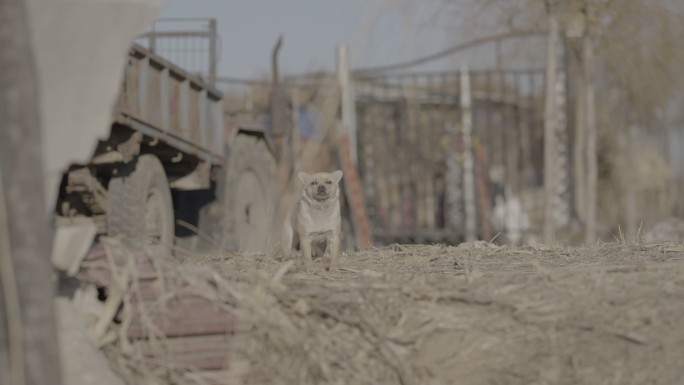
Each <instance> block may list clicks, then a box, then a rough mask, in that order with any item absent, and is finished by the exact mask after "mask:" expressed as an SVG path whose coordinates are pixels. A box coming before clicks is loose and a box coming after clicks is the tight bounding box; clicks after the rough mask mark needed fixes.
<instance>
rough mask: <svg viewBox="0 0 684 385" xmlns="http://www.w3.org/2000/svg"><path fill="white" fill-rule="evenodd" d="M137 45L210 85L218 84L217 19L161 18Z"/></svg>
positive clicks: (218, 50) (218, 42) (218, 49)
mask: <svg viewBox="0 0 684 385" xmlns="http://www.w3.org/2000/svg"><path fill="white" fill-rule="evenodd" d="M137 43H139V44H141V45H143V46H144V47H145V48H147V49H149V50H150V51H151V52H152V53H155V54H157V55H159V56H161V57H163V58H164V59H166V60H169V61H170V62H172V63H174V64H176V65H178V66H180V67H181V68H183V69H184V70H186V71H188V72H190V73H192V74H194V75H197V76H200V77H202V78H203V79H204V80H205V81H207V82H209V84H212V85H214V84H215V81H216V67H217V64H218V61H219V59H220V48H219V47H220V37H219V35H218V33H217V31H216V20H215V19H206V18H167V19H159V20H157V21H155V23H154V24H153V26H152V30H151V31H149V32H147V33H146V34H144V35H143V36H142V37H141V38H140V39H138V41H137Z"/></svg>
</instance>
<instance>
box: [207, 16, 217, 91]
mask: <svg viewBox="0 0 684 385" xmlns="http://www.w3.org/2000/svg"><path fill="white" fill-rule="evenodd" d="M217 60H218V57H217V55H216V19H210V20H209V84H211V85H212V86H214V85H215V84H216V66H217Z"/></svg>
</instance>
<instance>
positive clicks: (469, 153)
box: [460, 67, 477, 242]
mask: <svg viewBox="0 0 684 385" xmlns="http://www.w3.org/2000/svg"><path fill="white" fill-rule="evenodd" d="M460 86H461V92H460V99H461V100H460V102H461V125H462V129H463V145H464V149H463V150H464V157H463V169H464V170H463V188H464V201H465V237H466V241H469V242H470V241H474V240H475V239H477V222H476V218H475V215H476V208H475V176H474V171H473V143H472V137H471V135H472V131H473V116H472V98H471V94H470V74H469V72H468V69H467V68H465V67H464V68H462V69H461V81H460Z"/></svg>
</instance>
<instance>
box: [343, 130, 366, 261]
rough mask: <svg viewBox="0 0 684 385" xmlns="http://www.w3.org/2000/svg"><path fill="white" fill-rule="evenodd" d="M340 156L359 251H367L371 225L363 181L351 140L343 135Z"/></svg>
mask: <svg viewBox="0 0 684 385" xmlns="http://www.w3.org/2000/svg"><path fill="white" fill-rule="evenodd" d="M339 146H340V148H339V156H340V158H341V159H340V163H341V164H342V170H343V171H344V190H345V192H346V194H345V195H346V197H347V199H348V202H349V207H350V208H351V212H352V221H353V225H354V230H355V235H356V245H357V247H358V248H359V249H361V250H365V249H368V248H369V247H370V246H371V239H372V236H371V232H370V224H369V222H368V215H367V214H366V205H365V203H364V199H363V192H362V190H361V181H360V180H359V174H358V173H357V170H356V167H355V166H354V164H353V163H352V160H351V152H350V150H349V138H348V137H347V135H345V134H342V135H341V136H340V139H339Z"/></svg>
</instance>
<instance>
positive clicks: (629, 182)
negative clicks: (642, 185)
mask: <svg viewBox="0 0 684 385" xmlns="http://www.w3.org/2000/svg"><path fill="white" fill-rule="evenodd" d="M625 136H626V139H627V140H626V142H625V144H626V146H625V159H626V160H627V172H626V173H625V179H626V180H625V186H624V189H625V217H626V218H625V221H626V222H627V225H626V227H625V229H626V231H627V239H629V240H634V239H636V236H637V231H638V230H637V229H638V227H637V199H636V178H635V167H636V162H635V161H634V156H635V152H634V151H635V146H634V140H635V137H636V126H635V125H634V124H630V125H629V127H627V133H626V135H625Z"/></svg>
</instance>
